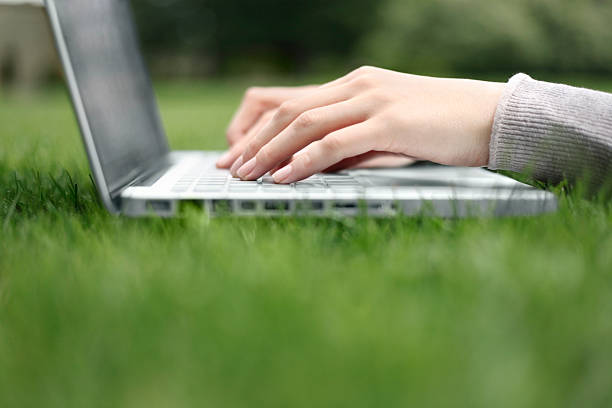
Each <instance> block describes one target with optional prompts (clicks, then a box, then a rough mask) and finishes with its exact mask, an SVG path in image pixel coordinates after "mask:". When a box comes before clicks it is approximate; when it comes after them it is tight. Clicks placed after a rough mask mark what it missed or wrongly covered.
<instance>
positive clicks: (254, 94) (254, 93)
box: [244, 86, 261, 100]
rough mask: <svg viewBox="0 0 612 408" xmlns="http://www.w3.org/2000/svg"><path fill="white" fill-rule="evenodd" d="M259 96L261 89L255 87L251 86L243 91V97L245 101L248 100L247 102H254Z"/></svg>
mask: <svg viewBox="0 0 612 408" xmlns="http://www.w3.org/2000/svg"><path fill="white" fill-rule="evenodd" d="M260 94H261V88H259V87H257V86H251V87H249V88H247V90H246V91H245V93H244V97H245V99H248V100H255V99H258V98H259V95H260Z"/></svg>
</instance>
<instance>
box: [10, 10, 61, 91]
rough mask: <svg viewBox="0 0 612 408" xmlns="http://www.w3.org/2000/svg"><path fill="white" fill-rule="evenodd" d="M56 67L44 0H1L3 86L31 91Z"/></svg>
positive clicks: (54, 70)
mask: <svg viewBox="0 0 612 408" xmlns="http://www.w3.org/2000/svg"><path fill="white" fill-rule="evenodd" d="M57 70H58V63H57V58H56V55H55V47H54V45H53V39H52V35H51V31H50V28H49V24H48V22H47V19H46V17H45V15H44V9H43V8H42V0H40V1H37V0H29V1H27V0H0V88H2V87H3V85H4V84H3V82H7V81H10V82H11V86H13V87H15V88H16V89H19V90H24V91H28V90H31V89H33V88H35V87H37V86H38V85H39V84H40V83H41V82H42V81H43V80H44V79H45V77H46V76H47V75H49V74H50V73H51V72H57Z"/></svg>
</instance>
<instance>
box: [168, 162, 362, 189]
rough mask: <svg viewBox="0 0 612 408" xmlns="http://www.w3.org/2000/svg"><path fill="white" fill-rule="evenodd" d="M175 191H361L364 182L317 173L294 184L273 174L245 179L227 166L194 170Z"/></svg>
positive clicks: (344, 175)
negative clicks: (227, 168) (274, 179)
mask: <svg viewBox="0 0 612 408" xmlns="http://www.w3.org/2000/svg"><path fill="white" fill-rule="evenodd" d="M172 191H173V192H175V193H188V192H196V193H225V192H229V193H251V192H252V193H256V192H258V193H259V192H264V193H266V192H269V193H274V194H278V193H292V192H294V191H297V192H305V193H325V192H328V191H331V192H351V193H352V192H361V191H363V186H362V185H361V184H360V183H359V181H358V180H357V179H355V178H354V177H353V176H350V175H348V174H315V175H313V176H311V177H309V178H307V179H305V180H302V181H298V182H297V183H292V184H288V185H287V184H275V183H274V181H273V179H272V177H271V176H269V175H266V176H263V177H261V178H259V179H258V180H256V181H242V180H240V179H237V178H233V177H232V176H231V175H230V174H229V173H228V172H227V171H226V170H218V169H216V168H215V169H208V170H205V171H201V172H198V171H193V172H189V173H188V174H185V175H184V176H183V177H181V178H180V179H179V180H178V181H177V182H176V184H175V185H174V186H173V187H172Z"/></svg>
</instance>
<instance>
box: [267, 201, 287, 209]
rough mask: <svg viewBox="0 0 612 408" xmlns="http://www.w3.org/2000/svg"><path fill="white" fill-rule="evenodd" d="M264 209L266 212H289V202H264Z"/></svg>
mask: <svg viewBox="0 0 612 408" xmlns="http://www.w3.org/2000/svg"><path fill="white" fill-rule="evenodd" d="M264 209H265V210H266V211H289V201H266V202H265V203H264Z"/></svg>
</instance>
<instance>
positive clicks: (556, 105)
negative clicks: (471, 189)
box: [488, 74, 612, 185]
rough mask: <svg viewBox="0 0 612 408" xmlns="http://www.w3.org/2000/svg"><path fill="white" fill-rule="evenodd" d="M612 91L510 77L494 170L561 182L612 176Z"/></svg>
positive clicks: (494, 145)
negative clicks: (606, 91) (611, 92)
mask: <svg viewBox="0 0 612 408" xmlns="http://www.w3.org/2000/svg"><path fill="white" fill-rule="evenodd" d="M611 159H612V94H608V93H604V92H598V91H593V90H589V89H582V88H574V87H571V86H567V85H560V84H552V83H548V82H541V81H536V80H533V79H531V78H530V77H529V76H527V75H525V74H518V75H515V76H514V77H512V78H511V79H510V81H509V82H508V85H507V87H506V90H505V91H504V94H503V96H502V98H501V100H500V102H499V105H498V107H497V112H496V114H495V119H494V122H493V132H492V135H491V144H490V150H489V166H488V167H489V168H490V169H491V170H511V171H515V172H520V173H524V174H528V175H530V176H532V177H534V178H535V179H538V180H542V181H549V182H558V181H561V180H562V179H563V178H567V179H568V180H570V181H574V180H577V179H579V178H582V177H585V178H587V179H588V181H589V182H591V183H594V184H597V185H602V184H603V183H604V182H606V181H609V178H610V177H611V176H612V174H611V172H612V164H611Z"/></svg>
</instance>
